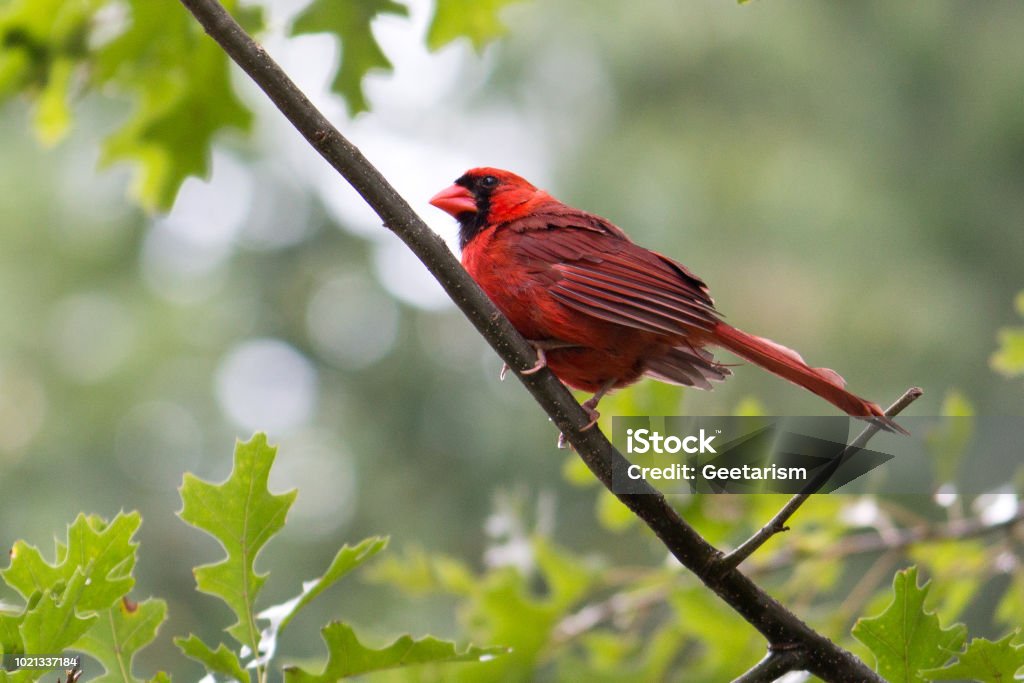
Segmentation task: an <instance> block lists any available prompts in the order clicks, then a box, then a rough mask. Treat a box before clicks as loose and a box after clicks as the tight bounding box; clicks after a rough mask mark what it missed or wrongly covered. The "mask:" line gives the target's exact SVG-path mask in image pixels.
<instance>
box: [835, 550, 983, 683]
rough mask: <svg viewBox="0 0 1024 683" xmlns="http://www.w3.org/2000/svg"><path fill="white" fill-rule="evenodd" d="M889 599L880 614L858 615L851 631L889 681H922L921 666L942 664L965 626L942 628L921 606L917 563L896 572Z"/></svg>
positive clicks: (923, 592)
mask: <svg viewBox="0 0 1024 683" xmlns="http://www.w3.org/2000/svg"><path fill="white" fill-rule="evenodd" d="M892 587H893V593H894V597H893V601H892V603H890V605H889V606H888V607H887V608H886V609H885V611H884V612H882V614H880V615H878V616H876V617H871V618H861V619H858V620H857V623H856V624H854V626H853V635H854V637H855V638H856V639H857V640H859V641H860V642H862V643H864V644H865V645H866V646H867V647H868V648H869V649H870V650H871V652H872V653H873V654H874V655H875V658H876V660H877V661H878V666H877V667H876V668H877V670H878V673H879V674H881V675H882V677H883V678H885V679H886V680H889V681H894V682H898V683H910V682H911V681H923V680H925V679H924V678H922V677H921V675H920V673H919V672H920V671H921V669H929V668H933V667H937V666H941V665H942V664H944V663H945V662H946V661H947V660H948V659H949V658H950V656H952V655H953V654H954V653H955V652H956V651H957V650H959V649H960V647H961V646H962V645H963V644H964V641H965V640H966V639H967V627H966V626H964V625H963V624H954V625H953V626H951V627H949V628H947V629H943V628H942V627H941V625H940V624H939V618H938V617H937V616H936V615H935V613H934V612H927V611H925V609H924V600H925V597H926V596H927V595H928V584H927V583H926V584H924V585H923V586H918V585H917V567H910V568H908V569H905V570H903V571H899V572H896V576H895V578H894V579H893V584H892Z"/></svg>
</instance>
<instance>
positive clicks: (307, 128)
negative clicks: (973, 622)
mask: <svg viewBox="0 0 1024 683" xmlns="http://www.w3.org/2000/svg"><path fill="white" fill-rule="evenodd" d="M181 2H182V4H183V5H184V6H185V7H186V8H188V10H189V11H190V12H192V14H193V15H194V16H195V18H196V19H197V20H198V21H199V23H200V24H202V26H203V28H204V29H205V30H206V32H207V33H209V34H210V36H211V37H213V39H214V40H216V41H217V42H218V43H219V44H220V46H221V47H222V48H223V49H224V51H225V52H226V53H227V54H228V55H229V56H230V57H231V59H233V60H234V61H235V63H237V64H238V65H239V66H240V67H241V68H242V70H243V71H245V73H246V74H248V75H249V77H250V78H252V80H253V81H255V82H256V84H257V85H258V86H259V87H260V88H261V89H262V90H263V92H264V93H266V94H267V96H268V97H269V98H270V99H271V100H272V101H273V102H274V104H275V105H276V106H277V108H278V109H280V110H281V113H283V114H284V115H285V117H287V118H288V120H289V121H290V122H291V123H292V125H294V126H295V128H296V129H297V130H298V131H299V132H300V133H301V134H302V135H303V136H304V137H305V138H306V140H307V141H309V143H310V144H311V145H312V146H313V147H314V148H315V149H316V150H317V151H318V152H319V153H320V155H321V156H322V157H323V158H324V159H325V160H326V161H327V162H328V163H329V164H331V166H333V167H334V168H335V169H336V170H337V171H338V173H340V174H341V175H342V176H343V177H344V178H345V180H347V181H348V182H349V183H350V184H351V185H352V187H353V188H355V190H356V191H357V192H358V193H359V194H360V195H361V196H362V197H363V199H364V200H366V202H367V204H369V205H370V206H371V207H372V208H373V210H374V211H376V212H377V215H379V216H380V218H381V220H382V221H383V222H384V225H385V226H386V227H387V228H388V229H390V230H391V231H392V232H394V233H395V234H396V235H397V236H398V237H399V238H400V239H401V240H402V241H403V242H405V244H406V245H407V246H408V247H409V248H410V249H411V250H412V251H413V253H415V254H416V256H417V257H418V258H419V259H420V260H421V261H422V262H423V264H424V265H425V266H426V267H427V269H428V270H429V271H430V272H431V274H432V275H433V276H434V277H435V278H436V279H437V281H438V282H439V283H440V284H441V286H442V287H443V288H444V289H445V291H446V292H447V293H448V295H449V296H450V297H451V298H452V301H454V302H455V304H456V305H457V306H458V307H459V309H460V310H462V312H463V313H464V314H465V315H466V317H467V318H468V319H469V320H470V322H471V323H472V324H473V325H474V326H475V327H476V328H477V330H478V331H479V332H480V334H481V335H482V336H483V337H484V339H486V340H487V342H488V343H489V344H490V345H491V346H492V347H493V348H494V350H495V351H496V352H497V353H498V355H499V356H500V357H501V359H502V360H504V361H505V362H506V363H507V364H508V365H509V366H510V367H512V368H517V369H519V371H520V373H518V374H519V379H520V381H522V383H523V384H524V385H525V386H526V388H527V390H528V391H529V392H530V394H531V395H532V396H533V397H534V399H535V400H536V401H537V403H539V404H540V406H541V407H542V408H543V409H544V411H545V412H546V413H547V414H548V415H549V416H550V417H551V419H552V421H553V422H554V423H555V426H557V427H558V429H559V430H561V432H562V433H563V434H564V435H565V437H566V439H567V440H568V441H569V443H571V444H572V445H573V447H574V448H575V449H576V452H577V453H578V454H579V456H580V458H582V459H583V461H584V462H585V463H586V465H587V467H589V468H590V470H591V471H592V472H593V473H594V475H595V476H596V477H597V478H598V479H599V480H600V481H601V483H602V484H604V485H605V487H607V488H608V489H609V490H612V472H613V470H614V468H616V467H622V468H623V469H624V468H625V467H626V466H628V462H627V461H626V459H625V458H624V457H623V456H622V454H620V453H619V452H618V451H617V450H616V449H615V448H614V447H613V446H612V445H611V443H609V441H608V439H607V438H605V436H604V434H602V433H601V431H600V430H598V429H589V430H586V431H580V430H581V428H583V427H585V426H586V425H587V424H588V422H589V421H590V418H589V417H588V416H587V414H586V413H585V412H584V411H583V409H582V408H581V407H580V405H579V403H577V402H576V400H575V399H574V398H573V397H572V394H570V393H569V391H568V389H566V388H565V386H564V385H562V383H561V382H559V381H558V379H557V378H556V377H555V376H554V375H553V374H552V373H551V372H550V370H548V369H544V370H542V371H541V372H537V373H536V374H531V375H522V374H521V371H522V370H524V369H529V368H530V367H532V366H533V363H534V361H535V360H536V355H535V353H534V351H533V348H532V347H531V346H530V345H529V344H527V343H526V340H524V339H523V337H522V336H521V335H520V334H519V333H518V332H517V331H516V330H515V328H513V327H512V325H511V323H509V321H508V319H507V318H505V317H504V316H503V315H502V314H501V313H500V312H499V311H498V309H497V308H495V306H494V304H493V303H491V301H490V300H489V299H488V298H487V296H486V295H485V294H484V293H483V291H481V290H480V288H479V287H478V286H477V285H476V283H475V282H473V280H472V279H471V278H470V277H469V275H468V274H467V273H466V271H465V270H464V269H463V268H462V266H461V265H460V264H459V262H458V261H457V260H456V259H455V257H454V256H453V255H452V253H451V251H450V250H449V249H448V247H447V245H445V243H444V241H443V240H441V238H440V237H439V236H438V235H437V234H435V233H434V232H433V231H431V230H430V228H428V227H427V225H426V224H425V223H424V222H423V221H422V220H421V219H420V218H419V217H418V216H417V215H416V213H415V212H414V211H413V210H412V208H411V207H410V206H409V204H408V203H407V202H406V201H405V200H404V199H403V198H402V197H401V196H399V194H398V193H397V192H396V191H395V189H394V188H393V187H392V186H391V185H390V183H388V181H387V180H386V179H385V178H384V177H383V176H382V175H381V173H380V172H379V171H378V170H377V169H376V168H374V166H373V165H372V164H370V162H369V161H368V160H367V159H366V158H365V157H364V156H363V155H362V153H361V152H360V151H359V150H358V149H357V148H356V147H355V145H353V144H352V143H351V142H349V141H348V140H347V139H346V138H345V137H344V136H342V134H341V133H339V132H338V130H337V129H336V128H335V127H334V126H333V125H331V123H330V122H329V121H328V120H327V119H326V118H325V117H324V115H323V114H322V113H320V112H319V111H318V110H317V109H316V107H314V106H313V104H312V103H311V102H310V101H309V99H308V98H307V97H306V96H305V95H304V94H303V93H302V92H301V91H300V90H299V89H298V87H296V85H295V84H294V83H293V82H292V81H291V79H290V78H289V77H288V76H287V74H285V73H284V71H282V70H281V68H280V67H279V66H278V65H277V64H276V63H275V62H274V61H273V60H272V59H271V58H270V57H269V55H267V53H266V52H265V51H264V50H263V48H261V47H260V46H259V45H257V44H256V43H255V42H254V41H253V40H252V38H250V37H249V35H248V34H246V32H245V31H244V30H243V29H242V27H241V26H239V25H238V23H237V22H235V20H234V19H232V17H231V15H230V14H228V13H227V12H226V11H225V10H224V8H223V7H222V6H221V5H220V4H219V3H218V2H216V0H181ZM640 491H641V493H637V494H630V495H626V494H621V495H620V494H617V495H618V498H619V499H620V500H621V501H622V502H623V503H625V504H626V506H627V507H629V509H630V510H632V511H633V512H634V513H635V514H636V515H637V516H638V517H640V518H641V519H642V520H643V521H644V523H645V524H647V526H648V527H650V528H651V530H652V531H654V533H655V534H656V535H657V536H658V538H659V539H661V541H662V542H663V543H664V544H665V545H666V547H667V548H668V549H669V551H670V552H671V553H672V554H673V555H674V556H675V557H676V559H678V560H679V562H680V563H682V564H683V566H685V567H687V568H688V569H690V570H691V571H692V572H694V574H696V575H697V576H698V577H699V578H700V579H701V580H702V581H703V582H704V583H705V584H706V585H708V587H709V588H710V589H711V590H713V591H714V592H715V593H716V594H717V595H718V596H719V597H720V598H721V599H722V600H724V601H725V602H726V603H727V604H728V605H729V606H731V607H732V608H733V609H734V610H735V611H736V612H738V613H739V614H740V615H741V616H742V617H743V618H744V619H746V620H747V621H748V622H749V623H750V624H751V625H752V626H753V627H754V628H756V629H757V630H758V631H759V632H760V633H761V634H762V635H763V636H764V637H765V638H766V639H767V640H768V642H769V644H770V646H771V647H772V648H775V649H787V648H792V647H793V646H794V645H798V646H799V647H800V648H801V649H800V651H801V652H803V653H804V655H803V656H801V657H800V661H799V664H797V663H792V666H793V668H797V667H799V668H804V669H807V670H808V671H811V672H812V673H814V674H816V675H818V676H820V677H822V678H824V679H826V680H829V681H851V682H852V681H856V682H858V683H863V682H864V681H874V682H879V683H880V682H881V681H882V679H881V678H880V677H879V676H878V675H877V674H876V673H875V672H874V671H872V670H871V669H870V668H869V667H868V666H866V665H865V664H864V663H863V662H862V661H860V660H859V659H857V658H856V657H855V656H853V655H852V654H851V653H849V652H847V651H846V650H844V649H842V648H840V647H839V646H837V645H836V644H834V643H833V642H832V641H830V640H829V639H828V638H826V637H824V636H822V635H821V634H819V633H817V632H816V631H814V630H813V629H811V628H810V627H809V626H807V625H806V624H805V623H803V622H802V621H801V620H800V619H799V618H798V617H797V616H796V615H794V614H793V613H792V612H790V611H789V610H787V609H786V608H785V607H784V606H783V605H781V604H780V603H779V602H778V601H776V600H775V599H774V598H772V597H771V596H770V595H768V594H767V593H765V592H764V591H763V590H761V588H760V587H758V586H757V585H756V584H754V583H753V582H752V581H751V580H750V579H748V578H747V577H746V576H744V575H743V574H742V573H740V572H739V571H738V570H736V569H730V570H728V571H725V572H721V571H714V569H715V567H716V566H717V564H718V562H719V558H720V557H721V552H720V551H718V550H717V549H716V548H714V547H713V546H711V545H710V544H709V543H708V542H707V541H705V540H704V538H703V537H702V536H701V535H700V534H699V533H697V531H696V530H694V529H693V527H691V526H690V525H689V524H687V523H686V522H685V521H684V520H683V519H682V518H681V517H680V516H679V514H678V513H677V512H676V510H675V508H673V507H672V506H671V505H669V503H668V502H667V501H666V500H665V497H664V496H663V495H662V494H661V493H660V492H658V491H657V490H656V489H654V488H653V487H651V486H650V485H648V484H644V485H643V486H641V487H640ZM613 492H614V491H613Z"/></svg>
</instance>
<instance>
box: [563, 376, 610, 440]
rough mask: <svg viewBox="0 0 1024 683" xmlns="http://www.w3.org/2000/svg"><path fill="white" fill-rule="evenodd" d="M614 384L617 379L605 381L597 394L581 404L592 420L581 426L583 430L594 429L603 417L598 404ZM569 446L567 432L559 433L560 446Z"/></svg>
mask: <svg viewBox="0 0 1024 683" xmlns="http://www.w3.org/2000/svg"><path fill="white" fill-rule="evenodd" d="M614 385H615V380H609V381H608V382H606V383H605V385H604V386H603V387H601V389H600V390H599V391H598V392H597V393H596V394H594V395H593V396H591V397H590V398H588V399H587V400H586V401H584V402H583V403H581V404H580V407H581V408H583V411H584V412H585V413H586V414H587V417H589V418H590V422H588V423H587V424H585V425H583V426H582V427H580V431H581V432H585V431H587V430H588V429H593V428H594V426H595V425H597V421H598V420H600V419H601V413H600V412H598V410H597V404H598V403H600V402H601V399H602V398H604V395H605V394H607V393H608V391H609V390H610V389H611V388H612V387H613V386H614ZM567 446H569V441H568V439H566V438H565V434H559V435H558V447H559V448H565V447H567Z"/></svg>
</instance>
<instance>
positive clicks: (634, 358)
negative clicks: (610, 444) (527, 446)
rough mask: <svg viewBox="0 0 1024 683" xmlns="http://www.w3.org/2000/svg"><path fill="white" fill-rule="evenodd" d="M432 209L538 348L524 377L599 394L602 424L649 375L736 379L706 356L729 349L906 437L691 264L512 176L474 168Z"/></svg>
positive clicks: (702, 384) (700, 381)
mask: <svg viewBox="0 0 1024 683" xmlns="http://www.w3.org/2000/svg"><path fill="white" fill-rule="evenodd" d="M430 203H431V204H433V205H434V206H436V207H437V208H439V209H441V210H443V211H446V212H448V213H449V214H451V215H452V216H454V217H455V218H456V219H457V220H458V221H459V246H460V247H461V248H462V265H463V266H465V268H466V270H467V271H468V272H469V274H470V275H471V276H472V277H473V279H474V280H476V282H477V284H479V285H480V287H481V288H482V289H483V290H484V292H486V293H487V296H489V297H490V298H491V300H492V301H493V302H494V303H495V305H496V306H497V307H498V308H499V309H501V312H502V313H504V314H505V315H506V316H507V317H508V319H509V320H510V321H511V322H512V324H513V325H514V326H515V328H516V329H517V330H519V332H520V333H521V334H522V335H523V336H524V337H526V338H527V339H528V340H530V342H531V343H532V344H533V346H534V347H535V348H536V349H537V356H538V360H537V364H536V365H535V366H534V367H533V368H531V369H528V370H526V371H525V373H524V374H528V373H531V372H536V371H537V370H540V369H541V368H542V367H544V366H545V365H546V366H547V367H549V368H550V369H551V371H552V372H554V373H555V375H556V376H557V377H558V378H559V379H560V380H562V381H563V382H565V383H566V384H568V385H569V386H571V387H574V388H576V389H580V390H583V391H588V392H593V393H594V396H593V398H591V399H590V400H588V401H587V402H586V403H584V404H583V406H584V408H585V409H586V410H587V411H588V412H589V413H590V415H591V417H593V418H594V421H596V420H597V416H598V413H597V410H596V407H597V404H598V401H600V400H601V397H602V396H604V395H605V394H606V393H607V392H608V391H610V390H612V389H617V388H619V387H624V386H626V385H628V384H632V383H633V382H636V381H637V380H639V379H640V378H641V377H644V376H647V377H653V378H654V379H657V380H660V381H662V382H669V383H672V384H682V385H685V386H691V387H699V388H701V389H710V388H711V382H713V381H721V380H723V379H725V377H726V376H727V375H729V374H731V373H730V371H729V369H728V368H727V367H725V366H723V365H721V364H720V363H717V362H715V360H714V359H713V357H712V355H711V352H710V351H709V350H708V349H707V347H708V346H720V347H722V348H725V349H728V350H729V351H732V352H733V353H735V354H736V355H737V356H740V357H741V358H744V359H746V360H748V361H750V362H752V363H755V364H757V365H760V366H761V367H762V368H764V369H765V370H768V371H769V372H772V373H775V374H776V375H778V376H779V377H782V378H784V379H788V380H789V381H790V382H793V383H794V384H797V385H799V386H801V387H803V388H805V389H807V390H808V391H810V392H812V393H815V394H817V395H818V396H821V397H822V398H823V399H825V400H826V401H828V402H829V403H831V404H833V405H835V406H836V407H838V408H839V409H840V410H843V411H844V412H846V413H847V414H849V415H852V416H854V417H860V418H866V419H869V420H871V421H872V422H875V423H876V424H878V425H879V426H881V427H882V428H884V429H888V430H894V431H899V432H904V430H903V429H902V428H901V427H899V426H898V425H897V424H895V423H894V422H892V421H891V420H890V419H889V418H888V417H886V416H885V414H884V413H883V412H882V409H881V408H879V407H878V405H877V404H875V403H872V402H871V401H866V400H864V399H862V398H860V397H859V396H856V395H854V394H852V393H850V392H848V391H846V390H845V389H844V388H843V385H844V381H843V378H842V377H840V376H839V374H838V373H836V372H834V371H833V370H829V369H827V368H812V367H810V366H808V365H807V364H806V363H805V362H804V360H803V359H802V358H801V357H800V354H798V353H797V352H796V351H793V350H792V349H789V348H786V347H785V346H782V345H781V344H777V343H775V342H773V341H771V340H769V339H765V338H763V337H755V336H754V335H751V334H747V333H746V332H742V331H740V330H738V329H736V328H735V327H732V326H730V325H727V324H726V323H724V322H722V320H721V319H720V318H719V314H718V312H717V311H716V310H715V306H714V301H712V299H711V297H710V296H709V295H708V288H707V285H705V284H704V282H703V281H702V280H701V279H700V278H698V277H697V276H696V275H694V274H693V273H691V272H690V271H689V270H687V269H686V268H685V267H684V266H682V265H681V264H679V263H676V262H675V261H673V260H672V259H670V258H667V257H665V256H662V255H661V254H658V253H655V252H653V251H649V250H647V249H644V248H643V247H641V246H638V245H637V244H634V243H633V242H632V241H631V240H630V239H629V237H627V236H626V234H625V233H624V232H622V230H620V229H619V228H618V227H616V226H615V225H613V224H612V223H611V222H610V221H608V220H606V219H604V218H601V217H600V216H595V215H594V214H591V213H587V212H586V211H581V210H579V209H574V208H572V207H571V206H566V205H565V204H563V203H562V202H560V201H558V200H557V199H555V198H554V197H552V196H551V195H549V194H548V193H547V192H545V191H543V190H539V189H537V188H536V187H534V186H533V185H531V184H530V183H528V182H527V181H526V180H524V179H523V178H520V177H519V176H517V175H515V174H514V173H510V172H508V171H502V170H500V169H496V168H474V169H472V170H470V171H467V172H466V174H465V175H463V176H462V177H461V178H459V179H458V180H456V181H455V184H454V185H452V186H451V187H449V188H447V189H445V190H442V191H441V192H439V193H437V194H436V195H435V196H434V197H433V198H432V199H431V200H430ZM592 425H593V422H592V423H591V425H588V426H592Z"/></svg>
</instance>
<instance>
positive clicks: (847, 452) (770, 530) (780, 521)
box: [719, 387, 924, 571]
mask: <svg viewBox="0 0 1024 683" xmlns="http://www.w3.org/2000/svg"><path fill="white" fill-rule="evenodd" d="M923 393H924V391H922V390H921V389H920V388H919V387H913V388H910V389H907V391H906V392H905V393H904V394H903V395H902V396H901V397H900V398H899V400H897V401H896V402H895V403H893V404H892V405H891V406H889V408H888V409H887V410H886V411H885V414H886V415H887V416H888V417H893V416H894V415H899V414H900V413H901V412H903V410H904V409H905V408H906V407H907V406H909V405H910V404H911V403H913V402H914V401H916V400H917V399H919V398H920V397H921V395H922V394H923ZM880 429H881V428H880V427H879V426H878V425H877V424H875V423H874V422H872V423H870V424H869V425H868V426H867V427H865V428H864V431H862V432H861V433H860V436H858V437H857V438H856V439H854V440H853V443H851V444H850V445H849V446H847V447H846V448H845V449H843V452H842V453H841V454H840V455H839V457H838V458H836V459H835V460H833V462H832V464H831V466H830V467H828V468H827V469H826V470H825V471H824V472H822V474H821V475H820V476H818V477H816V478H815V479H813V480H812V481H811V482H810V483H809V484H808V485H807V486H806V487H805V489H804V490H803V491H801V492H800V493H798V494H796V495H795V496H793V497H792V498H790V499H789V502H787V503H786V504H785V505H783V506H782V509H781V510H779V511H778V513H776V515H775V516H774V517H772V518H771V520H769V522H768V523H767V524H765V525H764V526H763V527H761V528H760V529H758V531H757V532H756V533H755V534H754V535H753V536H751V537H750V538H748V539H747V540H746V541H744V542H743V543H741V544H740V546H739V547H738V548H736V549H735V550H733V551H732V552H731V553H729V554H727V555H726V556H725V557H723V558H722V559H721V561H720V562H719V571H724V570H728V569H734V568H736V567H738V566H739V565H740V564H741V563H742V562H743V561H744V560H746V559H747V558H748V557H750V556H751V555H752V554H753V553H754V551H756V550H757V549H758V548H760V547H761V546H762V545H764V544H765V543H767V542H768V539H770V538H771V537H772V536H774V535H775V534H778V533H781V532H783V531H788V530H789V527H788V526H786V522H788V521H789V518H790V517H792V516H793V514H794V513H795V512H796V511H797V510H799V509H800V506H801V505H803V504H804V503H805V502H807V499H808V498H810V497H811V496H812V495H814V494H815V493H817V492H818V491H819V490H820V489H821V487H822V486H824V485H825V482H827V481H828V479H829V477H831V476H832V474H834V473H835V471H836V470H837V469H838V468H839V466H840V465H842V464H843V463H844V462H846V461H847V460H849V459H850V458H851V457H853V456H854V455H856V454H857V453H858V452H859V451H861V450H862V449H863V448H864V447H865V446H867V444H868V442H869V441H870V440H871V437H873V436H874V435H875V434H877V433H878V432H879V430H880Z"/></svg>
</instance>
